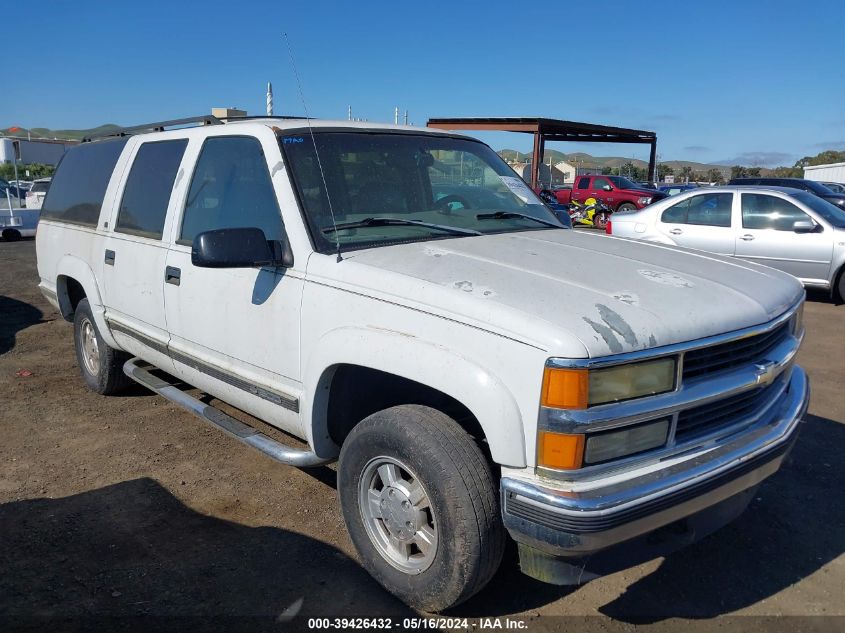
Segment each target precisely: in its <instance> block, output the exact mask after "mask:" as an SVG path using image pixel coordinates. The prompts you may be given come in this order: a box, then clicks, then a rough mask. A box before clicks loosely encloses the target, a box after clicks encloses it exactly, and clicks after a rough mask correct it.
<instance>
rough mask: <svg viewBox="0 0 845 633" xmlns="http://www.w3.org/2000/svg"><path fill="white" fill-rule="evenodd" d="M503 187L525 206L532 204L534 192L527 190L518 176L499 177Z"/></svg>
mask: <svg viewBox="0 0 845 633" xmlns="http://www.w3.org/2000/svg"><path fill="white" fill-rule="evenodd" d="M499 178H500V179H501V180H502V182H503V183H505V186H506V187H507V188H508V189H510V190H511V192H513V195H515V196H516V197H517V198H519V199H520V200H522V201H523V202H524V203H526V204H533V202H532V199H533V198H534V192H532V191H531V189H529V188H528V185H526V184H525V181H524V180H523V179H522V178H520V177H519V176H499Z"/></svg>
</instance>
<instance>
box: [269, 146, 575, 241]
mask: <svg viewBox="0 0 845 633" xmlns="http://www.w3.org/2000/svg"><path fill="white" fill-rule="evenodd" d="M280 142H281V145H282V149H283V151H284V154H285V159H286V162H287V163H288V165H289V167H290V174H291V178H292V179H293V184H294V188H295V189H296V192H297V194H298V197H299V200H300V203H301V205H302V208H303V212H304V214H305V218H306V221H307V223H308V227H309V230H310V232H311V235H312V238H313V241H314V245H315V247H316V248H317V250H319V251H321V252H329V251H330V250H333V249H335V248H337V247H338V246H340V247H348V248H356V247H357V248H361V247H371V246H382V245H387V244H396V243H401V242H410V241H420V240H428V239H437V238H446V237H456V236H470V235H475V234H478V233H501V232H506V231H517V230H520V231H523V230H533V229H549V228H552V227H554V228H564V227H562V225H560V223H559V222H558V221H557V219H556V218H555V216H554V215H553V214H552V213H551V212H550V211H549V209H548V208H547V207H546V206H545V205H543V203H542V202H541V201H540V199H539V198H538V197H537V196H536V195H535V194H534V192H533V191H531V189H530V188H529V187H528V186H527V185H526V184H525V182H524V181H523V180H522V179H521V178H519V177H518V176H516V175H515V174H514V172H513V170H512V169H511V168H510V167H508V165H507V164H506V163H505V162H504V161H503V160H502V159H501V158H500V157H499V156H498V155H497V154H496V153H495V152H494V151H493V150H491V149H490V148H489V147H487V146H486V145H484V144H483V143H479V142H477V141H472V140H469V139H459V138H454V137H447V136H440V135H434V134H397V133H376V132H369V131H367V132H346V131H344V132H335V131H318V130H315V131H314V136H313V138H312V137H311V135H310V134H309V133H308V132H307V131H304V132H303V133H301V134H295V133H289V134H288V135H286V136H283V137H281V139H280ZM315 145H316V147H317V150H318V151H317V152H315V149H314V148H315Z"/></svg>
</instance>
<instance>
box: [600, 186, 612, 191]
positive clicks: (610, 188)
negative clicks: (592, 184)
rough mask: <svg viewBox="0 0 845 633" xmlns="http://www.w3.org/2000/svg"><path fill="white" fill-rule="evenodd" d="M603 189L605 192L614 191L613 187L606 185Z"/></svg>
mask: <svg viewBox="0 0 845 633" xmlns="http://www.w3.org/2000/svg"><path fill="white" fill-rule="evenodd" d="M602 189H604V190H605V191H613V187H611V186H610V185H605V186H604V187H602Z"/></svg>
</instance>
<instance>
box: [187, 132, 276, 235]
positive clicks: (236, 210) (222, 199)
mask: <svg viewBox="0 0 845 633" xmlns="http://www.w3.org/2000/svg"><path fill="white" fill-rule="evenodd" d="M239 227H240V228H249V227H254V228H259V229H261V230H263V231H264V235H265V236H266V237H267V239H268V240H277V239H280V238H281V235H282V216H281V212H280V211H279V204H278V202H277V201H276V194H275V192H274V191H273V185H272V183H271V182H270V172H269V171H268V169H267V162H266V160H265V159H264V151H263V150H262V149H261V143H259V142H258V139H255V138H251V137H244V136H218V137H214V138H210V139H208V140H206V141H205V143H204V144H203V146H202V151H201V152H200V156H199V159H198V161H197V166H196V169H195V170H194V177H193V179H192V180H191V188H190V190H189V191H188V199H187V201H186V203H185V215H184V219H183V220H182V233H181V236H180V240H179V241H180V242H182V243H191V242H193V240H194V237H196V236H197V234H199V233H202V232H203V231H210V230H213V229H230V228H239Z"/></svg>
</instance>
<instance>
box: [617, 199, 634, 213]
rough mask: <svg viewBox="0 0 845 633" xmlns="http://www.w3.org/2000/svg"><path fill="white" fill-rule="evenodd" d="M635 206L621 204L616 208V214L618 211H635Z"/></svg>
mask: <svg viewBox="0 0 845 633" xmlns="http://www.w3.org/2000/svg"><path fill="white" fill-rule="evenodd" d="M636 210H637V205H635V204H634V203H633V202H623V203H622V204H620V205H619V206H618V207H616V212H617V213H619V212H620V211H636Z"/></svg>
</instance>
